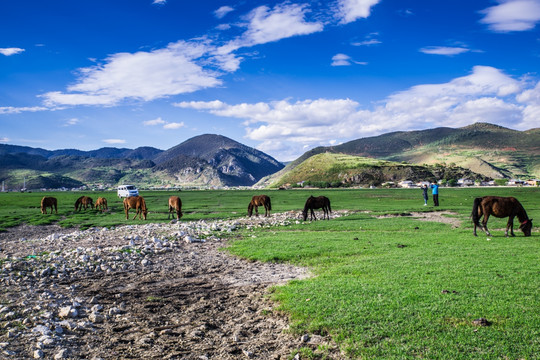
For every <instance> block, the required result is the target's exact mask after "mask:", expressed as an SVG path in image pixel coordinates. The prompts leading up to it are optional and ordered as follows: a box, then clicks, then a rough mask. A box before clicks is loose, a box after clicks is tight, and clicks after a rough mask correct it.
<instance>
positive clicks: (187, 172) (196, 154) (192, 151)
mask: <svg viewBox="0 0 540 360" xmlns="http://www.w3.org/2000/svg"><path fill="white" fill-rule="evenodd" d="M283 166H284V165H283V164H281V163H280V162H279V161H277V160H276V159H274V158H272V157H271V156H269V155H267V154H265V153H263V152H261V151H259V150H256V149H253V148H250V147H248V146H246V145H243V144H240V143H239V142H236V141H234V140H232V139H229V138H227V137H224V136H221V135H212V134H205V135H200V136H196V137H193V138H191V139H189V140H187V141H185V142H183V143H181V144H179V145H177V146H175V147H173V148H171V149H168V150H165V151H164V150H160V149H156V148H152V147H139V148H136V149H133V150H131V149H118V148H111V147H107V148H101V149H98V150H92V151H81V150H76V149H64V150H54V151H50V150H45V149H40V148H31V147H24V146H16V145H7V144H2V145H0V181H3V182H4V183H6V184H7V185H8V188H14V189H17V188H20V187H22V186H23V185H22V184H23V183H24V182H25V183H26V187H27V188H33V189H36V188H58V187H79V186H82V185H97V184H108V185H111V186H114V185H116V184H118V183H134V184H140V185H144V186H167V185H169V186H178V185H183V186H250V185H253V184H255V183H256V182H257V181H258V180H260V178H261V177H263V176H267V175H270V174H272V173H275V172H276V171H279V170H280V169H282V168H283Z"/></svg>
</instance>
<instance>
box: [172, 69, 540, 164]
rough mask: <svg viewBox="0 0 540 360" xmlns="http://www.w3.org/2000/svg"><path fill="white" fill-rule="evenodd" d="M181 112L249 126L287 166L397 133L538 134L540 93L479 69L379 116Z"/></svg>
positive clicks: (308, 109)
mask: <svg viewBox="0 0 540 360" xmlns="http://www.w3.org/2000/svg"><path fill="white" fill-rule="evenodd" d="M175 106H178V107H181V108H186V109H195V110H198V111H206V112H209V113H212V114H214V115H217V116H223V117H231V118H238V119H241V120H243V121H244V126H245V128H246V137H247V138H249V139H251V140H255V141H259V146H258V148H259V149H261V150H263V151H267V152H269V153H272V154H273V155H274V156H276V157H278V158H280V159H284V160H285V159H293V158H295V157H297V156H299V155H300V154H301V153H299V152H298V151H299V149H300V148H302V147H306V148H311V147H314V146H319V145H330V144H332V143H335V142H343V141H348V140H352V139H356V138H360V137H366V136H372V135H377V134H380V133H383V132H388V131H394V130H396V129H398V130H412V129H423V128H432V127H439V126H451V127H459V126H465V125H468V124H470V123H471V122H491V123H495V124H499V125H502V126H510V127H512V128H521V129H528V128H531V127H534V124H535V123H534V122H533V121H536V125H535V126H538V125H537V119H538V116H539V115H540V85H536V87H534V88H533V89H523V83H521V82H519V81H517V80H515V79H513V78H511V77H510V76H508V75H506V74H504V73H503V72H502V71H500V70H498V69H495V68H492V67H487V66H476V67H474V68H473V69H472V72H471V73H470V74H469V75H466V76H463V77H459V78H455V79H453V80H451V81H449V82H447V83H442V84H424V85H417V86H414V87H411V88H409V89H407V90H404V91H401V92H397V93H394V94H392V95H391V96H389V97H387V98H386V99H385V100H384V101H381V102H380V103H379V105H378V106H376V107H375V108H373V109H371V110H368V109H363V108H362V107H361V105H360V104H359V103H358V102H356V101H353V100H350V99H316V100H303V101H296V102H291V101H290V100H282V101H275V102H270V103H264V102H260V103H254V104H248V103H243V104H237V105H230V104H227V103H224V102H222V101H219V100H215V101H211V102H200V101H199V102H180V103H176V104H175ZM535 119H536V120H535ZM276 144H279V146H277V145H276ZM299 145H300V146H299Z"/></svg>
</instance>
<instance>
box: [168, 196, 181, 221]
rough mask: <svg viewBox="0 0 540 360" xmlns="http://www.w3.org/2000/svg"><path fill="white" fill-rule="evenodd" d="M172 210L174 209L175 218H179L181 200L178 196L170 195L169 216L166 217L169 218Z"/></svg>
mask: <svg viewBox="0 0 540 360" xmlns="http://www.w3.org/2000/svg"><path fill="white" fill-rule="evenodd" d="M173 211H176V220H180V218H181V217H182V215H184V214H183V213H182V200H180V198H179V197H178V196H171V197H169V217H168V218H167V219H170V218H171V213H172V212H173Z"/></svg>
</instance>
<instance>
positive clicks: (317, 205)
mask: <svg viewBox="0 0 540 360" xmlns="http://www.w3.org/2000/svg"><path fill="white" fill-rule="evenodd" d="M321 208H322V210H323V212H324V214H323V220H324V219H325V218H326V219H328V220H330V213H331V212H332V208H331V207H330V199H328V198H327V197H326V196H318V197H313V196H310V197H308V199H307V200H306V205H305V206H304V210H303V211H302V215H303V216H304V221H306V220H307V216H308V210H310V211H311V216H310V220H313V219H315V220H317V217H316V216H315V212H314V211H313V209H321Z"/></svg>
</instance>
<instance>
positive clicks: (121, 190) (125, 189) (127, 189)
mask: <svg viewBox="0 0 540 360" xmlns="http://www.w3.org/2000/svg"><path fill="white" fill-rule="evenodd" d="M128 196H139V190H137V188H136V187H135V186H133V185H120V186H119V187H118V197H119V198H123V197H128Z"/></svg>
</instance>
